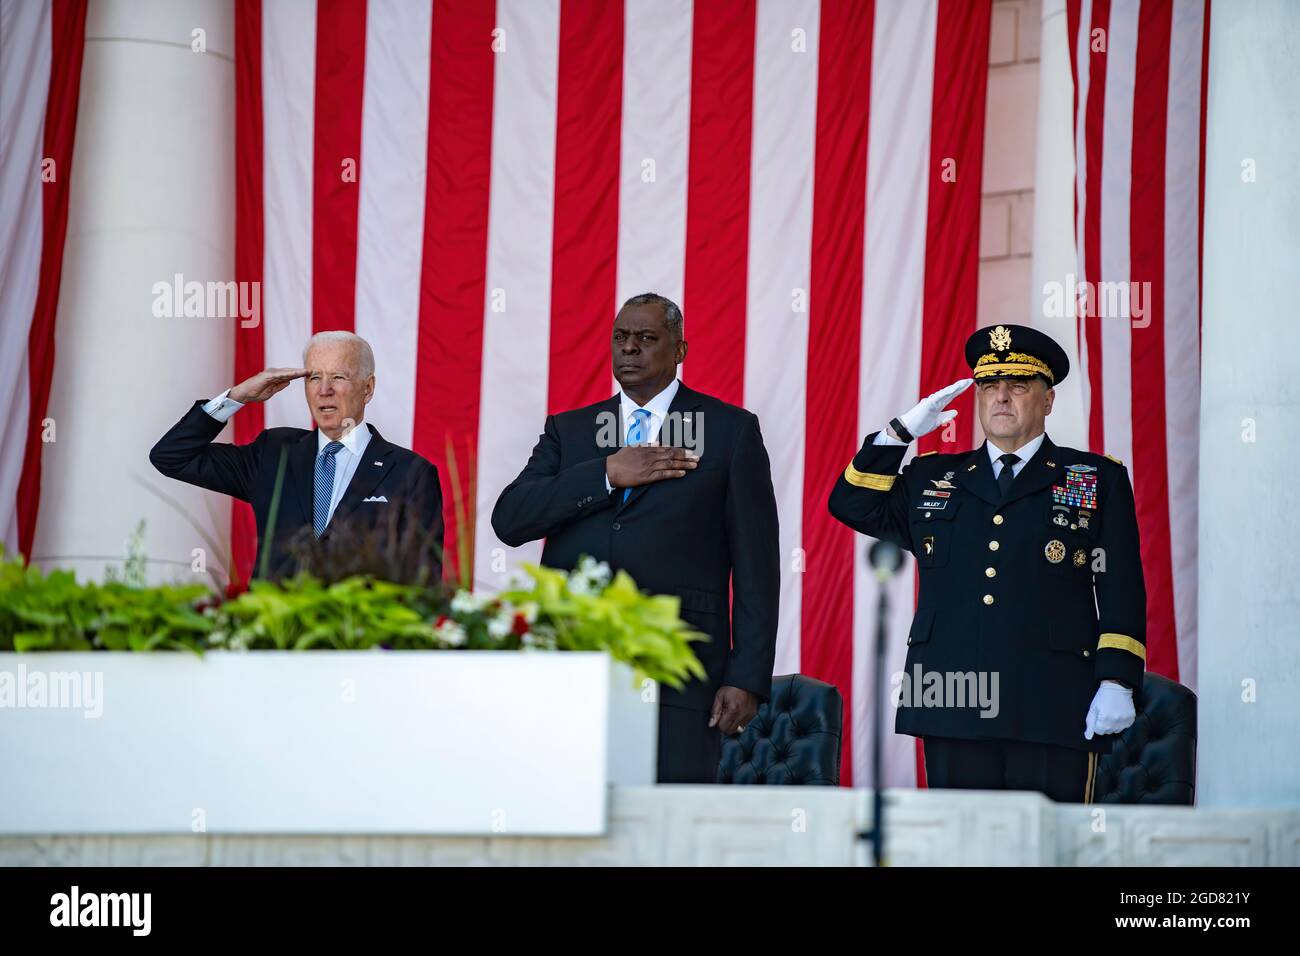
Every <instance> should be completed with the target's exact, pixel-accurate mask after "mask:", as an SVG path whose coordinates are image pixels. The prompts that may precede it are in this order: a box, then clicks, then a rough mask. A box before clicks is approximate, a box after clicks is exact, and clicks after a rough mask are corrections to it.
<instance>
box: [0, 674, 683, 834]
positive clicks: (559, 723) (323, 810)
mask: <svg viewBox="0 0 1300 956" xmlns="http://www.w3.org/2000/svg"><path fill="white" fill-rule="evenodd" d="M42 686H44V687H45V688H46V690H47V693H46V694H45V695H43V696H44V698H45V699H44V701H42V700H41V699H40V697H38V696H37V692H38V691H39V689H40V688H41V687H42ZM97 687H98V688H99V689H98V691H97V690H96V688H97ZM53 704H59V705H60V706H52V705H53ZM96 710H98V714H96ZM657 726H658V705H657V704H656V703H653V702H651V703H646V702H644V701H643V700H642V694H641V690H640V688H638V687H634V685H633V678H632V672H631V670H630V669H628V668H626V667H625V666H623V665H621V664H617V663H614V662H612V661H611V659H610V658H609V657H608V655H606V654H598V653H570V652H550V653H542V652H539V653H519V652H506V651H387V652H377V651H355V652H345V651H340V652H332V651H309V652H302V653H282V652H275V651H253V652H249V653H245V654H233V653H224V652H218V653H210V654H208V655H206V656H205V657H204V658H203V659H199V658H197V657H195V656H193V655H191V654H180V653H153V654H128V653H93V654H71V653H58V654H0V833H28V834H33V833H39V834H53V833H191V832H196V831H201V832H209V833H439V834H471V835H472V834H479V835H494V834H505V835H515V836H520V835H530V834H538V835H542V834H555V835H561V834H562V835H571V836H572V835H590V834H600V833H604V832H605V829H606V811H607V800H608V785H609V784H611V783H616V784H620V785H638V784H642V785H643V784H650V783H653V782H654V773H655V754H656V732H657Z"/></svg>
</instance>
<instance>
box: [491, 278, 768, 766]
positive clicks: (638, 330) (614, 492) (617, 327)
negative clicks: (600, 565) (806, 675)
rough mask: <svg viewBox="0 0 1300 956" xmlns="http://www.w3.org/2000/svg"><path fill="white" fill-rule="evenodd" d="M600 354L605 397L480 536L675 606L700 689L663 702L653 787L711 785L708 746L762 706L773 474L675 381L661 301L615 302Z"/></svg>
mask: <svg viewBox="0 0 1300 956" xmlns="http://www.w3.org/2000/svg"><path fill="white" fill-rule="evenodd" d="M611 351H612V359H613V368H614V378H615V379H617V380H618V384H619V394H617V395H615V396H614V397H613V398H610V399H607V400H606V401H603V402H599V403H597V404H595V405H588V406H587V407H585V408H579V409H575V410H573V411H568V412H562V413H561V414H558V415H551V416H550V417H548V418H547V419H546V426H545V430H544V431H543V433H542V436H541V438H540V439H538V442H537V445H536V447H534V448H533V454H532V457H531V458H530V459H529V460H528V464H527V465H526V466H525V467H524V470H523V471H522V472H520V474H519V477H518V478H516V479H515V480H514V481H513V482H512V483H511V484H510V485H509V486H508V487H507V488H506V489H505V491H503V492H502V493H501V497H500V498H499V499H498V500H497V504H496V508H495V509H494V510H493V512H492V527H493V529H495V531H496V533H497V536H498V537H499V538H500V539H501V540H502V541H503V542H505V543H506V544H508V545H510V546H512V547H518V546H519V545H521V544H523V543H525V542H527V541H534V540H536V539H538V538H545V539H546V546H545V548H544V549H543V551H542V563H543V564H544V565H547V566H548V567H553V568H561V569H564V570H569V569H572V568H573V567H574V566H575V565H576V564H577V562H578V559H579V557H581V556H582V555H584V554H587V555H590V556H592V557H593V558H596V559H598V560H601V561H607V562H609V565H610V567H611V568H612V569H614V570H618V569H620V568H621V569H626V570H627V572H628V573H629V574H631V575H632V577H633V578H634V579H635V580H636V582H637V585H638V586H639V587H641V588H642V589H643V590H646V591H649V592H651V593H654V594H675V595H677V596H678V597H679V598H681V609H682V610H681V614H682V618H683V619H684V620H686V621H687V622H688V623H689V624H690V625H691V626H692V627H694V628H695V629H697V630H699V631H702V632H704V633H705V634H707V635H709V637H710V640H709V641H708V642H707V643H706V642H700V643H698V644H695V645H694V648H695V651H696V654H697V655H698V656H699V658H700V662H701V663H702V664H703V665H704V669H705V671H706V672H707V678H706V679H705V680H702V681H701V680H696V681H691V682H690V683H689V684H687V685H686V687H685V688H684V689H683V690H682V691H675V690H672V689H670V688H664V689H663V690H662V695H661V697H660V708H659V772H658V778H659V782H660V783H712V782H713V781H714V780H715V779H716V778H717V768H718V759H719V757H720V755H721V750H722V738H721V736H720V735H719V732H718V731H719V730H721V732H722V733H725V734H735V733H738V732H739V731H740V730H742V729H743V728H744V726H745V724H747V723H748V722H749V721H750V720H751V719H753V717H754V715H755V713H757V711H758V706H759V702H760V701H761V700H762V699H764V698H766V697H768V695H769V693H770V691H771V683H772V663H773V658H774V656H775V653H776V623H777V601H778V590H779V579H780V557H779V553H778V551H779V545H778V541H777V518H776V497H775V495H774V494H773V492H772V475H771V467H770V465H769V463H768V458H767V451H766V449H765V448H764V447H763V437H762V435H761V434H760V432H759V429H758V419H757V418H756V417H755V416H754V415H753V414H752V413H751V412H748V411H746V410H745V409H743V408H737V407H736V406H734V405H728V404H726V403H725V402H722V401H719V400H718V399H716V398H712V397H710V396H708V395H703V394H701V393H699V392H696V391H693V390H692V389H689V388H687V387H686V386H685V385H683V384H682V383H681V382H679V381H678V380H677V366H678V365H679V364H680V363H681V362H682V360H683V359H685V358H686V342H685V341H684V340H683V338H682V313H681V310H680V309H678V307H677V306H676V305H675V304H674V303H673V302H671V301H670V300H668V299H666V298H664V297H663V296H659V295H654V294H646V295H638V296H635V297H633V298H631V299H629V300H628V301H627V302H626V303H625V304H624V306H623V308H622V309H621V310H619V313H618V315H617V316H616V317H615V319H614V329H613V333H612V336H611ZM706 436H707V441H706V440H705V437H706ZM652 443H655V444H652ZM733 596H734V600H733Z"/></svg>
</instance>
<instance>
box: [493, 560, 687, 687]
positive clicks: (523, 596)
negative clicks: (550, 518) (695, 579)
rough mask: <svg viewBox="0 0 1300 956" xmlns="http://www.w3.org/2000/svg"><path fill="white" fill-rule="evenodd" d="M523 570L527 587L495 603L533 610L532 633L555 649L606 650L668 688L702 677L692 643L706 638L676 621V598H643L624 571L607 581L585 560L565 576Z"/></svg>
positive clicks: (602, 568)
mask: <svg viewBox="0 0 1300 956" xmlns="http://www.w3.org/2000/svg"><path fill="white" fill-rule="evenodd" d="M525 570H526V572H527V574H528V576H529V577H530V578H532V581H533V584H532V587H530V588H519V589H515V590H509V591H505V592H502V593H501V594H500V595H498V599H499V600H500V601H502V602H506V603H509V604H523V605H525V606H526V605H535V606H536V608H537V620H538V624H537V625H536V629H537V630H539V631H543V632H545V633H548V634H549V635H551V636H553V639H554V646H555V647H557V648H559V649H560V650H569V651H594V650H608V651H609V653H610V654H611V655H612V656H613V657H614V658H615V659H616V660H620V661H623V662H624V663H627V664H630V665H632V666H633V667H634V668H636V670H637V672H638V673H639V674H643V675H645V676H646V677H650V678H653V679H654V680H656V681H658V682H660V683H662V684H667V685H669V686H671V687H677V688H680V687H682V685H683V684H684V683H685V681H686V680H687V679H688V678H690V677H692V676H694V677H698V678H703V677H704V676H705V674H704V666H703V665H702V664H700V662H699V659H698V658H697V657H696V656H695V652H694V651H692V650H691V643H692V642H693V641H701V640H708V637H707V636H706V635H704V634H701V633H700V632H698V631H693V630H691V629H690V627H689V625H687V624H686V622H684V621H683V620H682V619H681V616H680V610H681V608H680V601H679V600H678V598H676V597H674V596H670V595H658V596H651V595H646V594H642V593H641V592H640V591H638V590H637V587H636V583H635V582H634V581H633V580H632V577H631V575H629V574H628V573H627V572H626V571H619V572H618V573H617V574H616V575H614V576H613V580H612V581H610V580H609V567H608V566H607V565H605V564H603V563H597V562H595V561H593V560H592V559H590V558H586V557H584V558H583V559H582V560H581V561H580V562H579V564H578V568H577V570H575V571H574V572H572V573H571V574H569V575H565V574H564V572H562V571H556V570H553V569H551V568H542V567H536V566H533V565H526V566H525Z"/></svg>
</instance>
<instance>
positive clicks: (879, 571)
mask: <svg viewBox="0 0 1300 956" xmlns="http://www.w3.org/2000/svg"><path fill="white" fill-rule="evenodd" d="M867 563H868V564H870V565H871V569H872V570H873V571H875V572H876V580H877V581H879V582H880V583H881V584H885V583H886V582H887V581H888V580H889V579H890V578H892V577H893V576H894V575H895V574H897V573H898V571H899V569H900V568H901V567H902V566H903V549H902V548H900V547H899V546H898V545H896V544H894V542H892V541H876V542H875V543H874V544H872V545H871V547H870V549H868V551H867Z"/></svg>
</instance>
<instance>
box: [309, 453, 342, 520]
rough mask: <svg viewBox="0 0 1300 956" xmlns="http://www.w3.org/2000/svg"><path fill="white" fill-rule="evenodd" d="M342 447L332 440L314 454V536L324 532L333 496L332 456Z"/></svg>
mask: <svg viewBox="0 0 1300 956" xmlns="http://www.w3.org/2000/svg"><path fill="white" fill-rule="evenodd" d="M342 448H343V443H342V442H341V441H332V442H330V443H329V444H328V445H326V446H325V447H324V448H322V449H321V452H320V454H319V455H317V456H316V501H315V504H314V506H313V508H312V519H313V520H312V523H313V524H314V525H315V526H316V537H318V538H319V537H320V536H321V535H322V534H324V533H325V526H326V525H327V524H329V520H330V499H331V498H333V497H334V456H335V455H337V454H338V453H339V450H340V449H342Z"/></svg>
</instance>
